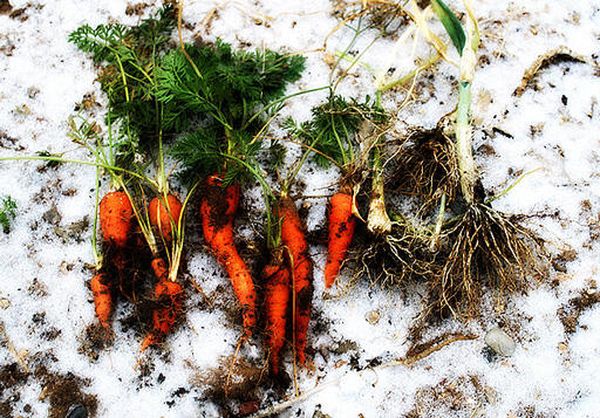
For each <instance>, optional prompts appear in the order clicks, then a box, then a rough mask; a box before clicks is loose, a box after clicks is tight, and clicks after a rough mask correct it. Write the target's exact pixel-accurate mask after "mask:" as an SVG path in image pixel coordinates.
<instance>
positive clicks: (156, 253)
mask: <svg viewBox="0 0 600 418" xmlns="http://www.w3.org/2000/svg"><path fill="white" fill-rule="evenodd" d="M175 12H176V10H175V8H174V7H173V6H172V5H170V4H167V5H166V6H165V7H163V8H162V9H160V10H159V12H158V13H157V14H156V15H155V16H152V17H150V18H148V19H145V20H143V21H141V22H140V23H139V24H138V25H136V26H133V27H126V26H123V25H120V24H116V23H113V24H108V25H99V26H98V27H96V28H91V27H90V26H88V25H83V26H81V27H80V28H79V29H77V30H76V31H74V32H73V33H72V34H71V35H70V37H69V39H70V41H71V42H73V43H74V44H75V45H77V47H78V48H79V49H81V50H82V51H84V52H86V53H89V54H91V56H92V58H93V59H94V60H95V61H96V62H98V63H99V64H100V68H101V70H100V74H99V81H100V83H101V86H102V89H103V90H104V91H105V92H106V94H107V96H108V112H107V116H106V122H107V125H108V138H107V139H101V138H95V140H94V141H85V140H84V139H85V138H84V137H85V135H74V136H75V137H77V138H78V141H77V142H80V143H82V144H83V145H85V146H86V147H87V148H88V149H90V151H91V152H92V153H93V155H95V156H96V161H97V163H98V165H99V167H103V168H104V169H106V171H107V172H108V174H109V175H110V177H111V180H112V181H111V184H112V185H113V186H114V189H115V191H112V192H110V193H107V194H106V195H105V196H104V197H103V198H102V200H101V201H100V204H99V208H98V209H99V213H98V218H99V223H100V228H101V231H102V237H103V240H104V243H105V248H106V250H107V251H106V252H105V254H104V256H105V257H100V256H98V257H97V259H98V260H99V262H98V263H97V264H98V268H97V274H96V276H94V278H93V279H92V281H91V288H92V292H93V294H94V302H95V306H96V315H97V317H98V320H99V322H100V323H101V325H102V326H103V327H104V328H107V329H108V328H109V327H110V322H109V321H110V317H111V313H112V311H113V305H114V296H115V295H116V294H117V292H116V290H117V289H116V286H115V277H114V274H113V273H115V272H116V275H118V276H119V280H120V282H121V283H123V282H127V283H128V284H129V285H131V284H132V283H131V282H132V280H133V276H134V275H135V274H137V273H138V272H137V271H131V270H130V269H129V266H128V265H129V260H130V259H131V258H133V255H136V258H140V257H139V255H137V254H134V252H133V251H132V248H131V247H132V246H135V247H136V248H135V252H136V253H140V254H143V251H140V250H143V248H144V247H147V248H148V249H149V251H150V259H149V260H148V262H147V270H148V274H149V275H150V274H151V275H153V276H154V280H155V283H154V285H153V286H152V287H153V291H152V296H151V297H150V298H151V299H152V303H153V309H152V315H151V316H152V317H151V321H150V322H151V323H150V325H149V328H150V330H149V332H148V334H147V336H146V337H145V339H144V341H143V342H142V346H141V348H142V350H144V349H146V348H147V347H149V346H151V345H154V344H157V343H159V342H161V341H162V340H163V339H164V337H165V336H166V335H167V334H168V333H170V332H171V330H172V329H173V327H174V326H175V324H176V323H177V320H178V318H179V317H180V313H181V311H182V307H183V295H184V293H183V288H182V286H181V284H180V283H178V281H177V278H178V269H179V266H180V261H181V257H182V252H183V223H182V213H183V210H184V206H185V202H184V203H183V204H182V202H181V201H180V199H179V198H178V197H177V196H176V195H174V194H173V193H171V192H170V191H169V184H168V178H167V174H166V172H167V170H166V169H165V156H164V147H163V145H164V144H163V138H164V137H165V135H166V134H168V135H169V136H172V135H176V134H177V133H178V132H179V131H180V130H181V129H182V127H184V126H185V125H186V123H187V120H186V117H185V115H179V113H178V112H179V111H178V110H176V109H171V108H170V107H169V106H168V105H165V104H163V103H161V102H160V101H159V100H158V98H157V97H156V94H155V91H156V87H157V85H156V77H155V74H156V73H157V72H158V71H159V68H160V67H161V66H162V64H163V61H162V57H163V55H164V53H166V52H167V50H169V49H172V47H171V45H170V44H169V36H170V35H171V33H172V31H173V29H174V28H175V25H176V13H175ZM80 133H81V132H80ZM114 137H118V138H120V139H119V141H115V140H114ZM140 158H142V159H144V160H154V162H155V166H156V179H152V178H150V177H149V176H148V175H147V174H146V173H147V165H145V164H143V163H142V164H140V163H138V162H137V161H138V160H139V159H140ZM191 191H192V189H190V192H191ZM148 193H150V195H152V196H153V198H152V199H150V201H149V202H148V200H147V198H146V196H147V195H148ZM140 236H143V239H140ZM134 238H136V239H134ZM144 241H145V242H144ZM93 244H95V241H94V242H93ZM94 247H95V245H94ZM102 258H104V259H105V260H107V261H106V263H104V264H103V263H102V262H101V261H100V260H102ZM105 264H106V265H105ZM136 267H138V266H136ZM150 271H151V273H150ZM120 287H121V288H122V287H123V286H120Z"/></svg>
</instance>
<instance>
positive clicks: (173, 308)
mask: <svg viewBox="0 0 600 418" xmlns="http://www.w3.org/2000/svg"><path fill="white" fill-rule="evenodd" d="M152 270H153V271H154V275H155V276H156V278H157V279H158V282H157V283H156V285H155V287H154V297H155V299H156V304H157V307H156V308H155V309H154V310H153V311H152V329H151V330H150V332H149V333H148V335H146V338H144V341H142V346H141V348H140V350H141V351H144V350H145V349H147V348H148V347H150V346H152V345H155V344H159V343H160V342H162V340H163V339H164V337H165V336H166V335H167V334H169V333H170V332H171V330H172V329H173V328H174V327H175V325H176V323H177V320H178V319H179V314H180V313H181V311H182V306H183V288H182V287H181V285H180V284H179V283H177V282H174V281H171V280H169V279H168V270H167V266H166V263H165V260H164V259H163V258H161V257H156V258H154V259H153V260H152Z"/></svg>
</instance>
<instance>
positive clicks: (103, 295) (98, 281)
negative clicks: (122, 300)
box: [90, 273, 113, 329]
mask: <svg viewBox="0 0 600 418" xmlns="http://www.w3.org/2000/svg"><path fill="white" fill-rule="evenodd" d="M90 287H91V288H92V294H93V295H94V305H95V307H96V317H97V318H98V321H100V325H102V326H103V327H104V328H107V329H108V328H110V317H111V315H112V311H113V300H112V283H111V280H110V278H109V277H108V275H107V274H106V273H97V274H96V275H95V276H94V277H92V280H91V281H90Z"/></svg>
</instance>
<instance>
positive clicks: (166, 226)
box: [148, 194, 181, 242]
mask: <svg viewBox="0 0 600 418" xmlns="http://www.w3.org/2000/svg"><path fill="white" fill-rule="evenodd" d="M163 202H164V200H163V199H161V198H159V197H155V198H154V199H152V200H151V201H150V204H149V205H148V214H149V216H150V223H151V224H152V225H153V226H154V227H155V228H157V229H158V230H159V231H160V234H161V236H162V237H163V238H164V240H165V241H167V242H171V241H172V240H173V228H174V227H175V228H177V224H178V222H179V218H180V216H181V202H180V201H179V199H178V198H177V196H175V195H172V194H168V195H167V199H166V206H165V204H164V203H163Z"/></svg>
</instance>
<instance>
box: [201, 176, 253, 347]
mask: <svg viewBox="0 0 600 418" xmlns="http://www.w3.org/2000/svg"><path fill="white" fill-rule="evenodd" d="M205 186H206V187H205V193H204V194H203V196H202V200H201V202H200V216H201V217H202V232H203V234H204V239H205V241H206V243H207V244H208V246H209V247H210V248H211V250H212V252H213V254H214V256H215V257H216V259H217V261H218V262H219V263H220V264H221V265H222V266H223V268H225V271H227V274H228V275H229V278H230V279H231V284H232V285H233V291H234V293H235V295H236V297H237V298H238V300H239V301H240V304H241V306H242V318H243V323H244V332H245V334H246V335H247V336H251V335H252V330H253V328H254V325H255V324H256V290H255V289H254V282H253V280H252V275H251V274H250V270H249V269H248V266H246V263H244V260H242V258H241V257H240V255H239V253H238V251H237V248H236V246H235V242H234V239H233V220H234V215H235V212H236V210H237V207H238V205H239V200H240V186H239V185H238V184H232V185H230V186H227V187H225V188H223V187H222V181H221V179H220V177H219V176H218V175H212V176H209V177H208V179H207V180H206V185H205Z"/></svg>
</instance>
